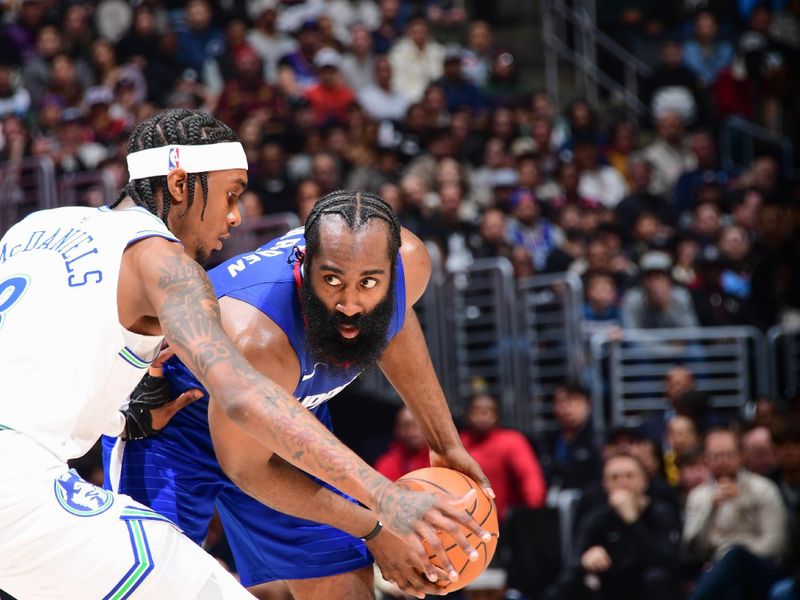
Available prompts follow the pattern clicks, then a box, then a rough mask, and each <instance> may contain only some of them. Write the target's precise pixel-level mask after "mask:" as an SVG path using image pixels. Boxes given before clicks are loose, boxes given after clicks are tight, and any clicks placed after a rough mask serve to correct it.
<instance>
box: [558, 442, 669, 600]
mask: <svg viewBox="0 0 800 600" xmlns="http://www.w3.org/2000/svg"><path fill="white" fill-rule="evenodd" d="M647 485H648V481H647V474H646V472H645V470H644V467H643V466H642V464H641V463H640V462H639V460H638V459H636V458H635V457H633V456H631V455H626V454H616V455H614V456H611V457H609V458H608V459H607V460H606V462H605V465H604V467H603V487H604V488H605V490H606V493H607V495H608V500H607V502H604V503H603V504H602V505H600V506H597V507H596V508H595V509H594V510H592V512H590V513H589V514H587V515H586V517H585V518H584V519H582V520H581V521H580V522H579V523H578V534H577V539H576V543H575V555H574V557H573V559H572V560H571V561H570V564H569V565H568V567H567V569H566V571H565V573H564V574H563V576H562V578H561V580H560V582H559V584H558V586H557V587H556V589H554V590H551V591H550V593H549V595H547V596H546V597H547V598H548V600H556V599H561V598H563V599H564V600H583V599H584V598H602V599H606V600H612V599H614V600H617V599H619V600H633V599H635V598H659V599H662V598H663V599H672V598H676V597H677V593H676V592H677V591H676V590H675V589H674V587H675V584H674V582H675V579H676V576H677V573H678V561H677V549H678V540H679V535H680V530H679V527H680V526H679V523H678V520H677V517H676V516H675V514H674V512H673V511H672V509H671V508H670V507H668V506H667V505H665V504H663V503H662V502H661V501H659V500H657V499H654V498H650V497H648V495H647V492H646V490H647Z"/></svg>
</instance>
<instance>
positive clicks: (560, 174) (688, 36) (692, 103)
mask: <svg viewBox="0 0 800 600" xmlns="http://www.w3.org/2000/svg"><path fill="white" fill-rule="evenodd" d="M496 4H497V3H494V2H483V1H476V2H474V3H473V5H470V4H469V3H468V4H466V5H465V4H464V2H463V0H403V1H401V0H228V1H227V2H213V3H212V2H209V1H208V0H189V1H187V2H183V1H181V2H178V1H175V0H138V1H136V2H130V3H129V2H123V1H121V0H94V1H90V0H68V1H64V2H60V1H55V0H11V1H8V2H4V3H0V176H3V174H4V173H6V174H7V173H9V172H11V171H13V169H14V168H15V166H18V165H20V164H23V163H24V161H25V160H26V159H27V158H28V157H48V158H49V159H50V160H51V161H52V163H53V165H54V166H55V172H56V175H57V176H59V177H61V176H64V175H69V174H73V173H82V172H101V173H103V174H104V175H105V176H106V177H108V178H110V179H111V180H112V181H113V182H114V187H115V188H116V189H121V188H122V187H123V184H124V183H125V182H126V181H127V172H126V166H125V155H126V140H127V136H128V134H129V133H130V131H131V130H132V128H133V127H134V126H135V125H136V124H137V123H139V122H141V121H142V120H143V119H144V118H146V117H148V116H149V115H151V114H152V113H153V112H154V111H157V110H159V109H160V108H163V107H187V108H195V109H203V110H207V111H209V112H212V113H214V114H215V115H216V116H217V117H219V118H220V119H222V120H223V121H225V122H226V123H228V124H229V125H231V126H232V127H233V128H234V129H235V130H236V131H237V132H238V134H239V136H240V137H241V140H242V143H243V145H244V147H245V150H246V153H247V156H248V162H249V189H248V192H247V193H245V194H243V196H242V199H241V210H242V213H243V217H244V220H245V223H246V224H247V223H248V222H255V221H258V220H259V219H261V218H263V217H265V216H267V215H273V214H277V213H286V212H290V213H295V214H296V215H298V217H299V218H300V220H301V221H302V219H304V218H305V215H307V214H308V211H309V210H310V207H311V206H313V203H314V202H315V200H316V199H318V198H319V197H320V196H321V195H322V194H325V193H328V192H330V191H333V190H336V189H339V188H345V187H346V188H357V189H365V190H370V191H374V192H378V193H379V194H380V195H381V196H382V197H383V198H385V199H386V200H387V201H388V202H389V203H391V205H392V206H393V207H394V209H395V210H396V212H397V213H398V215H399V216H400V219H401V221H402V223H403V225H404V226H405V227H407V228H409V229H410V230H412V231H413V232H415V233H416V234H417V235H419V236H420V237H421V238H423V239H424V240H426V241H429V242H432V243H433V244H436V245H437V246H438V248H439V249H440V251H441V256H442V265H443V268H444V269H445V270H446V271H448V272H451V273H452V272H458V271H460V270H463V269H465V268H466V267H468V266H469V265H470V264H471V263H472V262H473V261H475V260H477V259H480V258H486V257H506V258H508V259H509V260H510V261H511V264H512V265H513V269H514V273H515V276H516V277H518V278H523V277H528V276H532V275H536V274H544V273H560V272H565V271H568V272H573V273H575V274H576V275H578V276H580V278H581V279H582V281H583V289H584V295H585V299H584V306H583V312H582V327H583V328H584V330H585V332H586V333H587V334H589V333H592V332H594V331H597V330H600V329H605V328H616V327H622V328H663V327H691V326H713V325H753V326H756V327H758V328H760V329H761V330H766V329H767V328H769V327H770V326H772V325H775V324H778V323H782V324H787V325H791V324H797V323H800V260H798V259H799V258H800V185H798V180H797V178H796V172H797V171H796V169H797V165H796V164H792V162H791V159H790V158H789V157H787V156H786V155H785V154H781V153H780V152H778V151H775V148H766V147H764V148H758V149H757V150H758V151H757V152H756V154H755V155H754V156H753V158H752V160H750V161H749V162H747V163H746V164H735V163H730V162H729V161H723V160H722V158H723V157H722V142H723V140H722V139H721V131H722V128H723V126H724V123H725V119H726V118H728V117H731V116H736V117H741V118H743V119H746V120H749V121H750V122H753V123H756V124H758V125H760V126H762V127H764V128H765V129H766V130H768V131H770V132H773V133H775V134H777V135H785V136H787V137H789V138H790V139H794V140H797V139H800V135H798V133H800V106H798V102H800V70H798V69H797V67H796V65H797V64H800V62H798V56H799V55H800V6H799V5H798V3H797V2H794V1H790V0H770V1H767V2H759V1H757V0H740V1H738V2H723V1H715V0H705V1H692V2H689V1H687V2H637V1H635V0H613V1H611V2H607V3H606V2H603V3H602V4H603V9H602V10H601V11H598V19H599V25H600V27H601V28H602V29H603V30H604V31H606V32H607V33H609V34H610V35H612V36H613V37H614V39H616V40H618V41H619V42H620V43H622V44H623V46H625V47H627V48H628V49H629V50H631V51H632V52H634V53H635V54H636V55H637V56H639V57H641V58H643V59H644V60H645V61H647V62H648V63H649V64H651V65H653V71H652V74H651V75H650V76H649V77H648V78H646V80H644V81H641V82H640V83H641V85H640V90H641V100H642V102H643V103H644V105H645V106H646V107H647V109H648V112H647V114H645V115H642V116H637V115H635V113H633V112H632V111H630V110H628V109H625V108H622V107H619V106H616V105H615V103H614V101H613V100H614V99H613V98H609V99H607V101H605V100H604V102H603V104H602V106H592V105H591V104H590V103H589V102H588V101H587V100H585V99H584V98H583V97H581V96H580V95H579V94H580V90H576V95H575V97H573V98H570V99H569V102H568V103H566V104H565V105H563V106H557V105H556V104H555V103H554V101H553V95H552V94H550V93H549V92H548V91H546V90H541V89H539V90H537V89H535V88H533V87H532V86H531V85H530V81H529V80H530V78H525V77H522V76H521V73H520V63H521V62H523V61H521V60H520V57H522V56H524V55H525V53H538V52H540V51H541V50H540V49H539V48H530V47H518V48H512V47H507V46H506V45H505V43H504V40H502V39H497V36H496V35H495V33H496V19H497V14H496V12H497V8H496V6H494V5H496ZM599 4H600V3H598V5H599ZM599 60H600V63H601V65H604V64H605V63H606V62H608V61H609V59H608V57H605V56H603V54H602V53H601V55H600V56H599ZM793 65H794V67H793ZM609 69H610V71H612V72H613V69H614V67H613V64H611V63H610V62H609ZM539 79H541V77H540V78H539ZM4 189H5V188H4ZM89 198H90V200H89V202H94V203H102V202H104V201H109V200H111V199H110V198H102V196H98V195H96V194H95V195H93V196H90V197H89ZM2 202H3V198H2V197H0V203H2ZM693 386H694V382H693V376H692V372H691V370H690V369H689V368H686V367H682V366H679V367H676V368H675V369H673V370H671V371H670V372H669V374H668V376H667V378H666V380H665V397H666V398H667V399H668V400H669V402H670V407H669V409H668V410H667V411H666V412H665V413H664V415H663V416H659V417H658V419H656V420H652V421H648V422H646V423H644V425H643V426H642V428H640V429H620V430H614V431H612V432H609V435H608V436H607V439H605V440H598V439H595V437H594V436H593V432H592V430H591V428H590V426H589V425H588V423H589V419H590V413H591V406H590V403H589V399H588V398H589V396H588V395H587V392H586V390H585V389H583V387H582V386H581V385H580V384H576V383H574V382H565V384H564V385H563V386H561V387H559V388H558V389H557V391H556V393H555V395H554V398H553V410H554V413H555V417H556V420H557V422H558V424H559V429H558V431H555V432H553V434H552V436H550V437H546V439H542V440H537V442H536V448H535V452H534V451H533V450H532V449H531V447H530V446H529V445H528V442H527V440H525V439H524V437H523V436H522V435H521V434H517V433H516V432H511V431H507V430H503V429H501V428H499V425H498V423H499V421H500V415H499V409H498V406H497V404H496V402H495V401H494V399H493V398H491V397H490V396H486V395H477V396H476V397H475V398H473V399H472V401H471V404H470V407H469V410H468V411H467V424H466V428H465V431H464V434H463V439H464V442H465V444H466V445H467V448H468V449H471V450H473V451H474V452H475V454H476V456H480V457H482V458H481V460H482V461H483V462H484V469H485V470H486V471H487V473H488V474H489V475H490V477H497V478H498V479H503V481H504V483H498V482H497V480H495V479H493V483H494V488H495V490H503V489H504V488H505V489H506V490H507V495H506V496H505V497H504V498H499V499H498V500H499V501H500V500H502V501H503V502H505V503H506V505H505V506H504V507H502V510H501V513H502V514H504V515H506V514H510V515H513V512H514V508H515V507H527V508H529V509H534V508H535V509H541V507H542V506H544V505H545V501H546V498H547V497H548V494H553V493H554V491H558V490H561V489H581V490H583V496H582V500H581V501H580V503H579V505H578V507H577V510H576V515H577V518H576V524H575V535H574V540H573V541H574V546H575V548H574V550H575V553H574V560H573V561H572V562H570V563H569V564H567V565H564V566H563V569H561V571H560V573H559V575H558V577H557V578H556V579H554V580H553V581H551V582H549V583H550V585H549V587H548V590H547V591H546V595H547V597H549V598H570V599H572V598H580V597H583V596H586V597H590V598H605V599H606V600H610V599H612V598H614V599H617V598H621V599H624V598H643V597H652V598H681V597H690V598H692V599H693V600H695V599H703V598H743V599H744V598H747V599H755V598H766V597H767V593H768V592H769V590H770V589H772V594H773V595H772V596H770V598H773V599H774V600H783V599H786V598H798V591H800V588H798V587H794V588H792V585H793V584H792V580H791V579H790V577H791V576H792V575H796V574H797V573H793V571H792V569H793V568H795V571H796V567H797V565H798V560H800V558H798V557H800V554H799V553H798V550H800V531H799V529H798V527H799V525H798V523H800V521H799V520H798V519H799V518H800V512H798V511H800V502H799V500H798V499H800V429H798V424H797V422H796V421H794V420H792V419H790V418H788V417H786V416H785V415H782V414H777V413H775V411H772V412H768V411H767V410H766V409H767V408H768V407H770V406H772V405H770V404H769V403H765V404H764V406H760V407H759V408H760V409H764V410H760V411H759V412H758V413H757V415H758V416H759V418H760V419H761V420H760V421H758V422H754V423H749V424H745V423H736V424H735V425H734V427H733V429H731V427H730V425H731V424H730V422H729V420H728V419H727V416H725V415H718V414H715V413H714V412H713V411H711V410H709V409H708V405H707V398H704V397H703V396H702V395H701V394H698V393H697V392H696V390H694V389H693ZM781 408H784V409H786V408H789V407H781ZM794 408H795V409H797V408H798V407H794ZM409 417H410V415H408V414H407V413H405V414H401V415H400V419H399V420H398V425H397V429H396V437H397V440H396V442H395V445H394V446H393V447H392V448H391V449H390V453H389V455H387V456H385V457H383V458H382V459H381V462H380V463H379V465H381V468H382V469H385V470H386V472H387V473H391V474H392V475H393V476H397V474H399V473H400V472H401V471H404V470H411V469H413V468H416V467H418V466H422V465H423V464H425V460H426V458H427V452H426V450H425V449H424V446H423V445H422V440H421V438H420V436H419V435H418V434H415V433H414V431H413V419H412V422H411V423H409V422H408V418H409ZM404 419H405V420H404ZM498 448H500V449H501V450H502V451H500V450H497V449H498ZM493 473H497V475H493ZM528 568H529V569H535V565H528ZM542 591H543V590H542ZM737 594H738V595H737ZM792 594H794V595H792ZM509 597H510V596H509Z"/></svg>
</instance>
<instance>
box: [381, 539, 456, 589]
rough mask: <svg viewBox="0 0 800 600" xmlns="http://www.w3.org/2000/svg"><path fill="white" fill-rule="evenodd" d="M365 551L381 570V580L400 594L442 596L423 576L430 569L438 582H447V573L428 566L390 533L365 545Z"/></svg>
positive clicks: (413, 551) (433, 584)
mask: <svg viewBox="0 0 800 600" xmlns="http://www.w3.org/2000/svg"><path fill="white" fill-rule="evenodd" d="M367 548H369V551H370V553H371V554H372V556H373V558H375V564H377V565H378V567H379V568H380V570H381V575H382V576H383V578H384V579H385V580H386V581H388V582H390V583H393V584H394V585H396V586H397V587H398V588H399V589H400V590H401V591H402V592H403V593H405V594H409V595H411V596H414V597H415V598H424V597H425V594H433V595H439V594H442V593H444V592H443V591H442V590H441V588H439V587H438V586H437V585H436V584H435V583H433V582H431V581H430V580H429V579H427V577H426V576H425V575H424V573H425V572H426V570H429V569H430V568H431V567H432V569H433V570H432V571H431V572H432V573H435V575H436V579H437V581H445V582H446V581H449V580H450V577H449V575H448V573H447V572H446V571H443V570H442V569H439V568H437V567H436V566H434V565H431V564H430V563H428V562H427V560H426V561H425V562H423V561H422V560H421V559H420V556H419V554H418V553H417V552H416V550H415V549H414V548H412V547H411V546H409V545H408V544H407V543H406V542H404V541H403V540H402V539H400V538H399V537H397V536H396V535H394V534H393V533H392V532H391V531H385V530H384V531H382V532H381V533H380V534H379V535H378V536H377V537H375V538H374V539H371V540H370V541H368V542H367Z"/></svg>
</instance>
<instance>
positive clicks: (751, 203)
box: [731, 189, 763, 231]
mask: <svg viewBox="0 0 800 600" xmlns="http://www.w3.org/2000/svg"><path fill="white" fill-rule="evenodd" d="M762 203H763V201H762V196H761V192H759V191H757V190H754V189H751V190H747V191H746V192H745V193H744V198H743V199H742V202H740V203H739V204H737V205H736V206H734V207H733V209H732V210H731V216H732V217H733V222H734V223H736V224H737V225H739V226H741V227H744V228H745V229H746V230H747V231H755V229H756V227H757V226H758V213H759V211H760V210H761V205H762Z"/></svg>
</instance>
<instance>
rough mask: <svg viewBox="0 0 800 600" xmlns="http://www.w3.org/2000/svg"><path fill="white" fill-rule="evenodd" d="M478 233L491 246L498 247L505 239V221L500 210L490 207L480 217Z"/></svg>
mask: <svg viewBox="0 0 800 600" xmlns="http://www.w3.org/2000/svg"><path fill="white" fill-rule="evenodd" d="M480 233H481V237H482V238H483V240H484V241H485V242H486V243H487V244H489V246H492V247H499V246H501V245H502V244H503V242H504V241H505V235H506V223H505V216H504V215H503V213H502V211H500V210H499V209H496V208H490V209H489V210H487V211H486V212H485V213H483V217H481V224H480Z"/></svg>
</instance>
